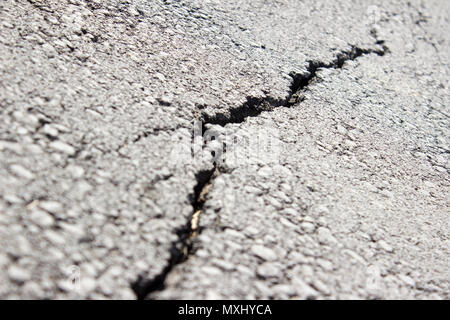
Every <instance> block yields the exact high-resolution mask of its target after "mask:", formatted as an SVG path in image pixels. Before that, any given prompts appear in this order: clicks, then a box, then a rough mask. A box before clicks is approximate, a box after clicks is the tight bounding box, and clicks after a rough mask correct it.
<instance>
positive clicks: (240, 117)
mask: <svg viewBox="0 0 450 320" xmlns="http://www.w3.org/2000/svg"><path fill="white" fill-rule="evenodd" d="M375 44H376V45H377V46H380V48H376V49H361V48H359V47H357V46H351V48H350V50H346V51H341V52H339V53H338V54H337V55H336V57H335V58H334V59H333V61H331V62H329V63H324V62H321V61H312V60H309V61H307V63H308V66H307V68H306V69H307V72H306V75H305V74H304V73H302V74H301V73H296V72H291V73H290V74H289V76H290V77H291V78H292V82H291V85H290V88H289V92H288V95H287V97H286V98H285V99H275V98H273V97H264V98H257V97H247V100H246V102H245V103H243V104H242V105H241V106H239V107H237V108H233V109H231V110H230V111H229V112H228V113H217V114H215V115H212V116H211V115H208V114H206V113H203V114H202V120H203V123H204V124H217V125H220V126H225V125H227V124H229V123H242V122H244V121H245V120H246V119H247V118H248V117H257V116H259V115H260V114H261V113H262V112H263V111H273V110H274V109H275V108H278V107H287V108H289V107H292V106H293V105H294V104H296V103H299V102H301V101H303V99H304V98H303V97H302V94H301V93H302V92H303V91H305V90H306V88H307V87H308V85H309V84H310V83H311V81H312V80H314V78H316V75H317V71H318V70H319V69H322V68H323V69H342V68H343V66H344V64H345V62H346V61H353V60H356V59H357V58H359V57H361V56H364V55H368V54H376V55H379V56H383V55H385V54H386V53H387V52H389V49H388V48H387V47H386V46H385V45H384V41H382V40H377V42H376V43H375Z"/></svg>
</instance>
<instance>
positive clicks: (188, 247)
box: [131, 167, 217, 300]
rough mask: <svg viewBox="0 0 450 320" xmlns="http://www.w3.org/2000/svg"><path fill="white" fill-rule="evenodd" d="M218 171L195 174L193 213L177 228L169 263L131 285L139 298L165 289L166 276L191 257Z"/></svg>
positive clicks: (214, 169) (203, 171)
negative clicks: (200, 222) (205, 205)
mask: <svg viewBox="0 0 450 320" xmlns="http://www.w3.org/2000/svg"><path fill="white" fill-rule="evenodd" d="M216 172H217V170H216V167H214V168H213V169H211V170H202V171H200V172H198V173H197V174H196V175H195V178H196V180H197V184H196V185H195V187H194V192H193V194H192V196H191V197H190V201H191V203H192V208H193V210H192V214H191V215H190V216H189V219H188V221H187V223H186V224H185V225H184V226H183V227H181V228H179V229H177V230H176V234H177V237H178V239H177V240H176V241H174V242H173V243H172V245H171V248H170V258H169V261H168V262H167V265H166V266H165V267H164V269H163V270H162V271H161V272H160V273H159V274H157V275H156V276H155V277H153V278H151V279H148V278H146V277H144V276H142V275H140V276H139V277H138V279H137V280H136V281H135V282H134V283H133V284H132V285H131V288H132V289H133V291H134V292H135V294H136V296H137V298H138V299H139V300H142V299H144V298H149V296H150V295H151V293H152V292H155V291H161V290H163V289H164V286H165V284H164V283H165V281H166V278H167V276H168V275H169V273H170V272H171V271H172V269H173V268H174V267H175V266H176V265H178V264H180V263H182V262H184V261H186V259H187V258H188V257H189V254H190V253H191V252H192V250H193V242H194V239H195V237H196V236H197V235H198V233H199V232H200V225H199V221H200V215H201V213H202V211H203V205H204V204H205V201H206V196H207V194H208V192H209V190H210V189H211V184H212V182H213V179H214V178H215V176H216V175H217V173H216ZM150 298H151V297H150Z"/></svg>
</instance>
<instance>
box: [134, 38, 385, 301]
mask: <svg viewBox="0 0 450 320" xmlns="http://www.w3.org/2000/svg"><path fill="white" fill-rule="evenodd" d="M376 45H378V46H380V47H381V49H361V48H358V47H356V46H352V47H351V49H350V50H348V51H342V52H340V53H339V54H337V55H336V57H335V59H334V60H333V61H332V62H330V63H324V62H320V61H308V67H307V75H306V76H305V75H304V74H299V73H294V72H292V73H291V74H290V76H291V78H292V82H291V86H290V89H289V93H288V95H287V97H286V98H285V99H274V98H272V97H265V98H255V97H247V101H246V102H245V103H244V104H242V105H241V106H240V107H238V108H234V109H231V110H230V112H229V113H228V114H224V113H219V114H216V115H214V116H209V115H207V114H203V115H202V133H203V132H205V129H206V127H205V126H206V125H208V124H218V125H221V126H225V125H227V124H229V123H242V122H244V121H245V119H247V118H248V117H256V116H258V115H259V114H261V112H263V111H273V110H274V109H275V108H278V107H288V108H289V107H291V106H293V105H294V104H297V103H299V102H301V101H302V94H301V93H302V92H303V91H305V90H306V89H307V88H308V86H309V85H310V83H311V82H312V81H313V80H314V79H315V78H316V77H317V71H318V70H320V69H322V68H324V69H342V67H343V66H344V64H345V62H346V61H352V60H356V59H357V58H358V57H361V56H363V55H367V54H377V55H379V56H383V55H384V54H386V53H387V52H388V51H389V49H388V48H387V47H386V46H385V45H384V42H383V41H379V40H377V42H376ZM144 136H145V134H144ZM140 138H141V137H139V138H138V139H137V141H138V140H139V139H140ZM135 142H136V141H135ZM205 143H206V142H205ZM220 174H221V172H220V170H219V166H218V165H217V163H214V167H213V168H212V169H211V170H201V171H199V172H198V173H197V174H196V176H195V178H196V180H197V184H196V185H195V187H194V190H193V194H192V195H191V196H190V199H189V200H190V202H191V205H192V213H191V215H190V216H189V218H188V221H187V223H186V224H185V225H184V226H183V227H181V228H179V229H177V230H176V231H175V232H176V234H177V236H178V239H177V240H176V241H174V242H173V243H172V245H171V248H170V258H169V260H168V262H167V265H166V266H165V267H164V269H163V270H162V271H161V272H160V273H159V274H157V275H156V276H155V277H153V278H151V279H148V278H146V277H145V276H142V275H140V276H139V277H138V279H137V280H136V281H135V282H134V283H132V285H131V287H132V289H133V290H134V292H135V293H136V296H137V298H138V299H140V300H141V299H145V298H147V299H151V298H152V297H151V294H152V293H153V292H156V291H162V290H164V289H165V281H166V278H167V276H168V275H169V274H170V272H171V271H172V270H173V269H174V267H175V266H177V265H179V264H181V263H183V262H185V261H186V260H187V259H188V258H189V256H190V255H191V254H192V253H193V250H194V240H195V238H196V237H197V235H198V234H199V232H200V231H201V227H200V224H199V220H200V216H201V214H202V212H203V206H204V204H205V201H206V197H207V195H208V193H209V191H210V190H211V188H212V184H213V182H214V179H215V178H216V177H217V176H219V175H220Z"/></svg>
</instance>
